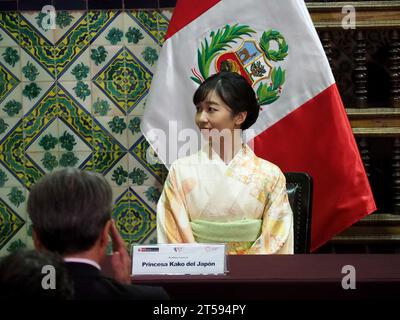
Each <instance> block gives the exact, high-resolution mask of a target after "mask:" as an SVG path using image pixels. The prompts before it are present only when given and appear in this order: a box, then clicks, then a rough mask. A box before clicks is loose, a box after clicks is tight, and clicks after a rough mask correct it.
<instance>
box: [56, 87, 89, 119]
mask: <svg viewBox="0 0 400 320" xmlns="http://www.w3.org/2000/svg"><path fill="white" fill-rule="evenodd" d="M59 86H60V87H61V88H62V89H63V91H65V92H68V95H69V96H70V97H72V99H73V101H74V103H75V104H78V105H79V106H80V107H83V108H84V110H85V112H87V113H88V114H90V111H91V105H92V83H91V82H90V81H60V82H59Z"/></svg>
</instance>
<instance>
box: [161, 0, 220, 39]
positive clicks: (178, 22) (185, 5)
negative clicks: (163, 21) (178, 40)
mask: <svg viewBox="0 0 400 320" xmlns="http://www.w3.org/2000/svg"><path fill="white" fill-rule="evenodd" d="M220 1H221V0H195V1H193V0H178V2H177V4H176V7H175V10H174V13H173V15H172V18H171V22H170V23H169V26H168V31H167V34H166V36H165V40H167V39H168V38H170V37H172V36H173V35H174V34H175V33H177V32H178V31H179V30H181V29H182V28H184V27H185V26H186V25H188V24H189V23H191V22H192V21H193V20H195V19H196V18H197V17H199V16H200V15H202V14H203V13H204V12H206V11H207V10H208V9H210V8H211V7H213V6H215V5H216V4H217V3H218V2H220Z"/></svg>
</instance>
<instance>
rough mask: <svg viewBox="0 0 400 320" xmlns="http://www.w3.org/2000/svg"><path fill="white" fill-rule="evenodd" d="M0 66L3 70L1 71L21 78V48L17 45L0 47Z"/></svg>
mask: <svg viewBox="0 0 400 320" xmlns="http://www.w3.org/2000/svg"><path fill="white" fill-rule="evenodd" d="M0 67H1V69H4V70H5V71H2V72H7V73H11V75H12V76H13V77H15V78H16V79H17V80H19V79H21V49H20V48H19V47H17V46H9V47H0ZM3 81H4V80H3Z"/></svg>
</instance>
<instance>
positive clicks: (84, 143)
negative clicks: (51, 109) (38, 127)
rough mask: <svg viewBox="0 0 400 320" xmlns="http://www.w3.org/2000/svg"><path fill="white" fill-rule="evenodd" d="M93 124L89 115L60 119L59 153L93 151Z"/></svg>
mask: <svg viewBox="0 0 400 320" xmlns="http://www.w3.org/2000/svg"><path fill="white" fill-rule="evenodd" d="M93 127H94V122H93V119H92V117H91V116H90V115H82V116H78V117H60V119H59V126H58V141H59V148H60V149H59V151H60V152H64V151H74V152H76V151H85V152H91V151H92V150H93V139H94V137H93Z"/></svg>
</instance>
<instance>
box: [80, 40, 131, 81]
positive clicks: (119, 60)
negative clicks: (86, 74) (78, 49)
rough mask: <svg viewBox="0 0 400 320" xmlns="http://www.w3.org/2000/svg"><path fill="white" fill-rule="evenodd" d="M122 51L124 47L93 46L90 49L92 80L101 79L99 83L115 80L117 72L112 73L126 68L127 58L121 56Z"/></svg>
mask: <svg viewBox="0 0 400 320" xmlns="http://www.w3.org/2000/svg"><path fill="white" fill-rule="evenodd" d="M122 49H123V46H122V45H116V46H111V45H100V46H94V45H91V46H90V47H88V49H87V50H88V54H89V62H90V74H91V78H92V79H99V81H108V80H109V81H111V80H113V75H114V76H115V72H112V71H114V70H117V69H121V68H123V67H124V63H125V58H124V56H119V54H120V53H121V51H122ZM105 70H107V71H108V72H106V71H105Z"/></svg>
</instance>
